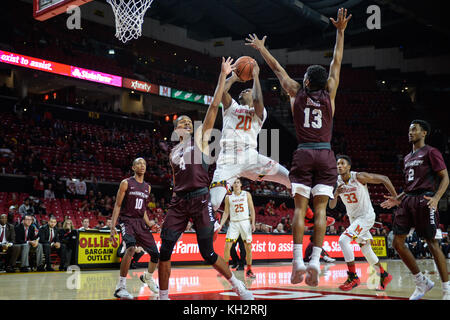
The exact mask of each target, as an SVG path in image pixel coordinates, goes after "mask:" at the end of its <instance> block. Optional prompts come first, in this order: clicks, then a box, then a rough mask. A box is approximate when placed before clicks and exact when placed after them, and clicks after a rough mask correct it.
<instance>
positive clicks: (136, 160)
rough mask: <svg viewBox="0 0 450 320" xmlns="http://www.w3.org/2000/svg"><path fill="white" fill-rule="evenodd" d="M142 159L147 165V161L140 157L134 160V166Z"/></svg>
mask: <svg viewBox="0 0 450 320" xmlns="http://www.w3.org/2000/svg"><path fill="white" fill-rule="evenodd" d="M141 159H142V160H144V162H145V163H146V164H147V161H145V159H144V158H142V157H139V158H136V159H134V160H133V166H134V165H135V164H136V162H138V161H139V160H141Z"/></svg>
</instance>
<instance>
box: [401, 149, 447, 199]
mask: <svg viewBox="0 0 450 320" xmlns="http://www.w3.org/2000/svg"><path fill="white" fill-rule="evenodd" d="M404 165H405V166H404V170H403V173H404V175H405V186H406V188H405V192H406V193H411V192H414V193H417V192H419V193H420V192H427V191H429V192H430V191H431V192H436V189H437V186H438V182H439V177H438V175H437V174H436V172H439V171H441V170H444V169H446V168H447V167H446V165H445V162H444V159H443V158H442V154H441V153H440V152H439V150H438V149H436V148H433V147H431V146H428V145H425V146H424V147H422V148H420V149H419V150H416V151H415V152H411V153H409V154H408V155H406V156H405V159H404Z"/></svg>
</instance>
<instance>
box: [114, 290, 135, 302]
mask: <svg viewBox="0 0 450 320" xmlns="http://www.w3.org/2000/svg"><path fill="white" fill-rule="evenodd" d="M114 297H116V298H119V299H129V300H132V299H134V297H133V296H132V295H131V294H130V293H129V292H128V291H127V289H125V288H122V287H119V288H117V289H116V291H115V292H114Z"/></svg>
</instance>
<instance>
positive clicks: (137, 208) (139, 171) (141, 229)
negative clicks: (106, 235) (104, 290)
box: [110, 158, 159, 299]
mask: <svg viewBox="0 0 450 320" xmlns="http://www.w3.org/2000/svg"><path fill="white" fill-rule="evenodd" d="M146 165H147V164H146V162H145V160H144V159H142V158H137V159H135V160H134V161H133V167H132V169H133V171H134V176H133V177H130V178H127V179H124V180H122V182H121V183H120V186H119V190H118V191H117V196H116V203H115V205H114V210H113V214H112V219H111V220H112V221H111V226H112V227H111V231H110V234H111V240H112V241H116V238H115V237H114V236H115V235H116V228H115V226H116V223H117V221H119V225H120V228H121V232H122V240H123V243H124V245H125V246H126V251H125V255H124V256H123V258H122V261H121V263H120V276H119V282H118V283H117V286H116V291H115V292H114V296H115V297H116V298H124V299H133V296H132V295H131V294H130V293H128V291H127V290H126V279H127V274H128V270H129V269H130V263H131V260H132V258H133V255H134V253H135V250H136V246H141V247H143V248H144V249H145V251H147V253H148V254H149V255H150V261H149V263H148V272H144V275H143V276H141V281H142V282H145V283H147V285H148V286H149V288H150V290H151V291H153V292H154V293H158V287H157V286H156V284H155V282H154V280H153V277H152V276H153V272H154V271H155V269H156V266H157V264H158V260H159V252H158V247H157V246H156V243H155V240H154V239H153V235H152V232H151V230H150V220H149V218H148V216H147V213H146V208H147V204H148V200H149V196H150V191H151V187H150V185H149V184H148V183H146V182H145V181H144V175H145V171H146Z"/></svg>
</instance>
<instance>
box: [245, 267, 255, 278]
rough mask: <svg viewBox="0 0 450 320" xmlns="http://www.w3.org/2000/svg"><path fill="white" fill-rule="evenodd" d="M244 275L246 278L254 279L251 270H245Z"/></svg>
mask: <svg viewBox="0 0 450 320" xmlns="http://www.w3.org/2000/svg"><path fill="white" fill-rule="evenodd" d="M245 275H246V276H247V277H248V278H256V276H255V274H254V273H253V271H252V270H251V269H249V270H247V272H246V273H245Z"/></svg>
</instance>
